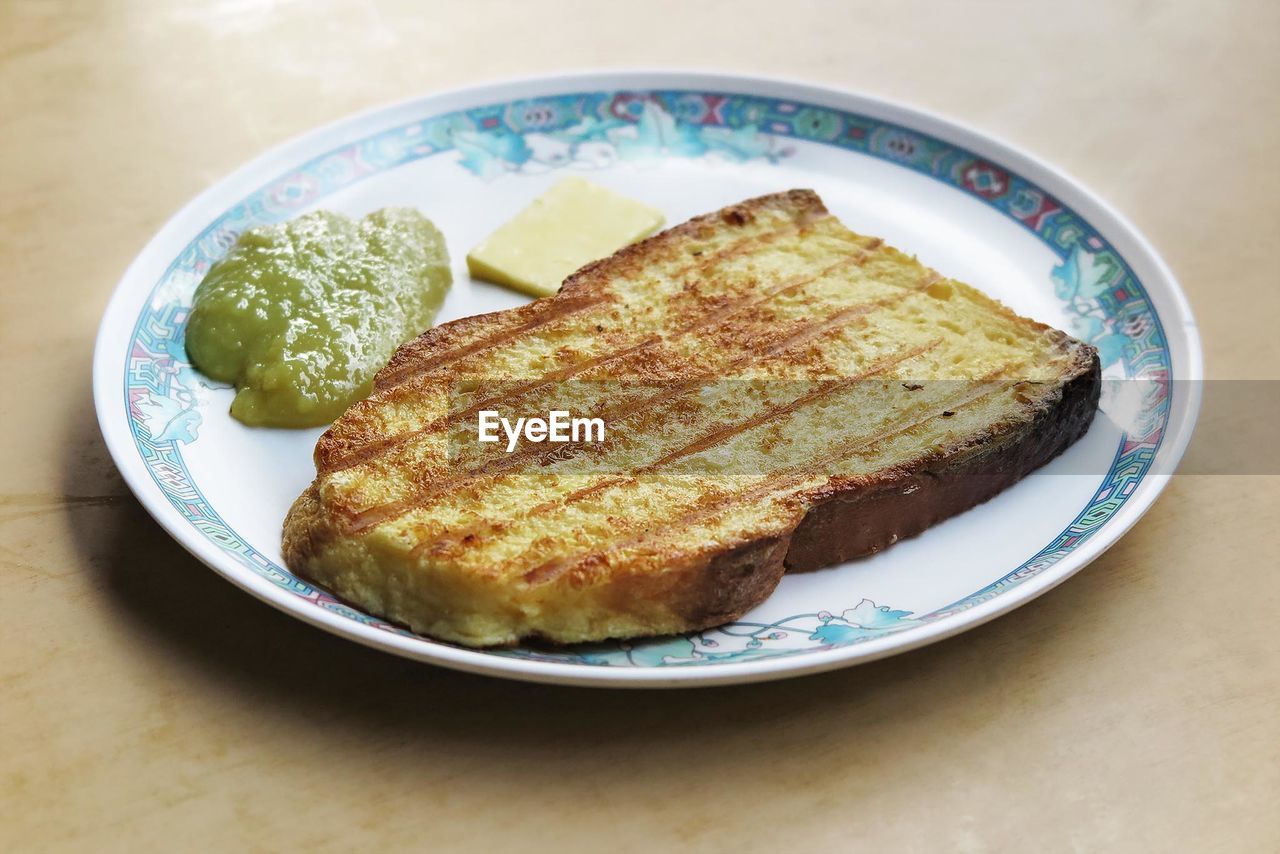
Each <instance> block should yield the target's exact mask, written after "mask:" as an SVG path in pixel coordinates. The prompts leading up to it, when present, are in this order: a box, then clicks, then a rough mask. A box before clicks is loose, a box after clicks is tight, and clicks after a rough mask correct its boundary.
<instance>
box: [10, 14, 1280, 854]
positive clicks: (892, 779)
mask: <svg viewBox="0 0 1280 854" xmlns="http://www.w3.org/2000/svg"><path fill="white" fill-rule="evenodd" d="M1072 6H1073V4H1067V3H1046V4H1035V3H1020V2H1019V3H975V4H972V5H962V4H959V3H938V4H921V3H897V2H893V3H891V2H883V0H879V1H878V2H875V3H865V4H864V3H849V2H830V3H821V2H803V0H785V2H770V3H754V2H751V3H748V2H744V0H735V2H693V0H684V2H663V3H656V4H653V5H652V6H646V5H645V4H643V3H640V2H635V3H630V4H614V3H609V2H603V0H592V1H591V2H572V3H566V2H541V3H538V2H526V3H520V2H511V3H497V2H471V3H465V4H463V3H457V4H414V3H408V2H405V3H392V2H386V3H359V4H350V5H348V4H339V3H304V2H294V3H274V4H272V3H261V4H259V3H254V2H248V1H247V0H245V2H237V0H223V2H216V3H211V4H208V5H207V6H204V7H197V6H182V5H179V4H175V3H166V2H160V0H154V2H106V0H99V2H85V3H65V4H59V3H40V2H18V3H15V2H3V3H2V4H0V357H2V358H3V365H4V377H5V383H6V387H5V389H4V391H3V394H0V407H2V411H3V418H2V419H0V436H2V437H3V442H0V567H2V569H3V588H2V592H0V738H2V740H0V849H3V850H25V849H46V848H48V849H63V848H74V849H85V850H100V849H128V850H149V849H166V850H194V849H199V848H206V847H207V848H223V849H228V848H230V849H237V850H269V849H281V848H292V847H303V846H305V847H307V848H315V849H321V850H338V849H343V848H346V847H349V846H351V845H354V844H368V845H375V844H376V845H380V846H387V847H392V848H407V847H413V848H438V849H464V848H465V849H468V850H472V851H494V850H502V849H503V848H504V847H507V846H509V847H511V848H512V849H514V850H521V849H525V850H527V849H529V848H532V849H542V850H571V851H577V850H620V851H642V850H664V849H667V848H669V847H671V846H674V845H677V844H679V845H688V846H690V847H697V848H705V849H726V848H733V849H737V850H761V851H777V852H781V851H785V852H788V854H803V852H825V851H829V850H851V849H856V850H871V849H873V848H874V849H885V850H892V849H895V848H905V849H910V850H920V851H923V850H932V849H935V848H941V849H959V850H975V851H981V850H992V851H1019V850H1023V851H1026V850H1050V851H1052V850H1085V851H1088V850H1099V849H1111V850H1114V849H1136V850H1192V851H1194V850H1240V851H1276V850H1280V711H1278V707H1280V642H1278V641H1277V636H1278V633H1280V625H1278V624H1277V617H1280V572H1277V563H1278V562H1277V559H1276V554H1275V553H1276V548H1277V545H1280V538H1278V535H1277V528H1278V527H1280V513H1277V510H1278V509H1280V477H1244V476H1209V475H1205V476H1180V477H1178V478H1175V481H1174V483H1173V484H1172V485H1171V486H1170V487H1169V489H1168V491H1167V492H1166V493H1165V495H1164V496H1163V497H1162V498H1161V500H1160V501H1159V503H1158V504H1157V505H1156V506H1155V507H1154V509H1152V511H1151V512H1150V513H1149V514H1148V515H1147V516H1146V518H1145V519H1143V521H1142V522H1141V523H1140V524H1139V525H1138V526H1137V527H1136V528H1135V529H1134V530H1133V532H1132V533H1131V534H1130V535H1129V536H1127V537H1126V538H1125V539H1124V540H1123V541H1122V542H1120V543H1119V544H1118V545H1117V546H1115V547H1114V548H1113V549H1112V550H1111V551H1110V552H1108V553H1107V554H1106V555H1105V556H1104V557H1103V558H1102V559H1100V560H1098V561H1097V562H1096V563H1095V564H1093V565H1092V566H1091V567H1090V568H1089V569H1087V570H1086V571H1085V572H1083V573H1081V574H1080V575H1079V576H1077V577H1076V578H1074V579H1073V580H1071V581H1070V582H1069V583H1067V584H1065V585H1064V586H1062V587H1060V588H1058V589H1057V590H1055V591H1053V592H1052V593H1050V594H1049V595H1046V596H1044V597H1043V598H1041V599H1039V600H1037V601H1035V602H1033V603H1032V604H1030V605H1028V606H1027V607H1025V608H1022V609H1020V610H1019V611H1017V612H1015V613H1013V614H1011V615H1009V616H1006V617H1003V618H1001V619H999V620H997V621H995V622H994V623H992V624H989V625H987V626H985V627H983V628H980V629H978V630H975V631H973V632H970V633H968V634H965V635H962V636H961V637H959V638H955V639H952V640H950V641H947V642H944V643H940V644H937V645H935V646H933V647H930V648H928V649H924V650H920V651H917V652H913V653H910V654H907V655H903V656H900V657H897V658H894V659H890V660H886V661H882V662H878V663H875V664H871V665H866V666H862V667H858V668H855V669H851V670H846V671H843V672H837V673H831V674H826V675H822V676H817V677H811V678H806V679H800V680H795V681H789V682H780V683H773V684H768V685H761V686H754V687H741V688H729V689H716V690H704V691H694V692H667V693H659V692H645V693H620V692H610V691H599V690H596V691H592V690H569V689H561V688H553V687H537V686H529V685H520V684H515V683H506V682H501V681H497V680H491V679H484V678H479V677H471V676H464V675H460V674H455V673H451V672H447V671H444V670H440V669H436V668H433V667H429V666H425V665H419V664H413V663H411V662H408V661H402V660H398V659H396V658H393V657H391V656H388V655H383V654H380V653H376V652H371V651H368V650H365V649H363V648H360V647H357V646H356V645H354V644H351V643H348V642H346V641H342V640H339V639H337V638H335V637H330V636H328V635H326V634H323V633H322V632H320V631H317V630H315V629H312V628H309V627H307V626H305V625H303V624H301V623H299V622H297V621H296V620H293V619H290V618H289V617H287V616H284V615H282V614H280V613H277V612H275V611H273V610H271V609H270V608H268V607H267V606H265V605H262V604H259V603H258V602H256V601H254V600H253V599H251V598H250V597H249V596H248V595H246V594H244V593H242V592H240V591H239V590H237V589H235V588H233V587H232V586H231V585H230V584H228V583H226V582H225V581H222V580H221V579H219V578H218V577H216V576H215V575H214V574H213V573H212V572H210V571H209V570H207V569H205V568H204V567H202V566H201V565H199V564H198V563H196V561H195V560H193V559H192V558H190V557H188V556H187V554H186V553H185V552H184V551H183V550H182V549H181V548H179V547H178V546H177V545H175V544H174V543H173V542H172V541H171V540H170V539H169V538H168V537H167V536H165V535H164V534H163V533H162V532H161V531H160V529H159V528H158V527H157V526H156V525H155V524H153V523H152V521H151V519H150V518H149V517H148V516H147V515H146V514H145V513H144V512H143V511H142V510H141V509H140V507H139V505H138V504H137V503H136V502H135V501H134V499H133V498H132V497H131V496H130V495H129V493H128V491H127V490H126V489H125V487H124V484H123V483H122V481H121V479H120V478H119V476H118V475H117V474H116V472H115V470H114V468H113V466H112V464H111V462H110V461H109V459H108V458H107V455H106V452H105V450H104V448H103V445H102V443H101V440H100V438H99V435H98V430H97V427H96V426H95V422H94V413H93V408H92V402H91V399H90V390H89V370H90V353H91V348H92V344H93V335H94V330H95V326H96V324H97V321H98V318H99V316H100V314H101V312H102V309H103V306H104V304H105V302H106V300H107V297H108V295H109V294H110V292H111V290H112V288H113V286H114V284H115V282H116V280H117V279H118V277H119V276H120V274H121V273H122V271H123V270H124V268H125V266H126V265H127V263H128V262H129V260H130V259H131V258H132V257H133V256H134V254H135V253H137V252H138V251H139V250H140V249H141V248H142V246H143V244H144V243H145V241H146V240H147V239H148V238H149V237H150V235H151V234H152V233H153V232H154V231H155V230H156V229H157V228H158V227H159V226H160V225H161V224H162V223H163V222H164V221H165V219H166V218H167V217H168V216H169V215H170V214H171V213H173V211H174V210H175V209H177V208H178V207H179V206H180V205H181V204H182V203H183V202H184V201H186V200H187V199H188V198H190V197H191V196H192V195H194V194H195V193H197V192H198V191H200V190H201V189H203V188H204V187H205V186H207V185H208V184H209V183H211V182H212V181H214V180H216V179H217V178H219V177H220V176H222V175H224V174H225V173H227V172H228V171H230V170H231V169H233V168H234V167H235V166H237V165H238V164H240V163H241V162H242V161H244V160H246V159H248V158H249V157H251V156H253V155H254V154H256V153H258V152H259V151H261V150H263V149H264V148H266V147H267V146H270V145H272V144H274V143H276V142H279V141H281V140H283V139H285V138H287V137H289V136H291V135H293V134H296V133H299V132H301V131H304V130H306V129H308V128H310V127H312V126H315V125H317V124H319V123H322V122H326V121H328V120H331V119H334V118H337V117H340V116H342V115H344V114H346V113H349V112H351V111H354V110H358V109H361V108H364V107H367V106H370V105H375V104H378V103H381V102H385V101H390V100H394V99H399V98H404V97H408V96H412V95H416V94H420V93H424V92H428V91H431V90H434V89H439V88H444V87H449V86H454V85H459V84H465V83H471V82H475V81H479V80H485V79H491V78H497V77H502V76H509V75H516V74H524V73H529V72H538V71H544V70H554V69H559V68H564V67H570V66H579V67H582V66H601V67H607V66H615V67H616V66H640V65H650V66H676V67H695V68H706V69H729V70H742V71H750V72H763V73H776V74H783V75H787V76H792V77H797V78H802V79H807V80H812V81H817V82H821V83H829V84H835V85H838V86H844V87H848V88H852V89H857V90H862V91H866V92H870V93H875V94H878V95H882V96H887V97H891V98H898V99H901V100H903V101H905V102H907V103H911V104H916V105H920V106H923V107H927V108H932V109H935V110H938V111H941V112H943V113H946V114H950V115H952V116H956V117H959V118H961V119H963V120H965V121H967V122H970V123H972V124H974V125H976V126H977V127H979V128H982V129H985V130H987V131H989V132H992V133H995V134H997V135H999V136H1001V137H1004V138H1007V139H1009V140H1011V141H1013V142H1014V143H1016V144H1019V145H1021V146H1024V147H1026V148H1028V149H1030V150H1032V151H1034V152H1036V153H1039V154H1041V155H1042V156H1044V157H1046V158H1047V159H1049V160H1050V161H1052V162H1055V163H1057V164H1058V165H1060V166H1062V167H1063V168H1064V169H1066V170H1067V171H1068V172H1070V173H1072V174H1074V175H1076V176H1078V177H1079V178H1080V179H1082V180H1083V181H1084V182H1086V183H1087V184H1088V185H1089V186H1091V187H1093V188H1095V189H1096V190H1097V191H1099V192H1100V193H1101V194H1102V195H1103V196H1104V197H1106V198H1108V199H1109V200H1110V201H1112V202H1113V203H1114V204H1116V205H1117V206H1118V207H1119V208H1120V209H1122V210H1123V211H1125V212H1126V213H1127V214H1128V215H1129V216H1130V217H1131V218H1132V219H1133V220H1134V222H1136V223H1137V225H1138V226H1139V228H1141V229H1142V230H1143V231H1144V232H1145V233H1146V234H1147V235H1148V236H1149V237H1150V238H1151V239H1152V241H1153V242H1154V243H1155V244H1156V245H1157V246H1158V247H1159V248H1160V249H1161V251H1162V252H1163V253H1164V254H1165V257H1166V258H1167V259H1168V261H1169V263H1170V264H1171V265H1172V267H1173V269H1174V270H1175V271H1176V272H1177V274H1178V275H1179V277H1180V278H1181V280H1182V282H1183V285H1184V287H1185V288H1186V290H1187V292H1188V294H1189V295H1190V298H1191V300H1192V303H1193V304H1194V307H1195V309H1196V311H1197V314H1198V318H1199V321H1200V324H1201V328H1202V330H1203V335H1204V342H1205V349H1206V356H1207V362H1208V368H1209V373H1210V375H1211V376H1212V377H1216V378H1251V379H1276V378H1277V375H1278V371H1277V367H1276V365H1277V361H1278V360H1280V345H1278V344H1277V341H1278V339H1280V335H1278V334H1277V332H1276V321H1277V319H1280V299H1278V298H1277V292H1278V290H1280V285H1278V284H1277V280H1276V272H1275V271H1276V265H1275V262H1274V257H1275V252H1276V248H1277V245H1278V244H1280V236H1278V235H1277V230H1276V229H1277V226H1278V225H1280V178H1278V176H1280V169H1277V160H1276V158H1277V156H1278V155H1280V97H1278V96H1277V87H1280V59H1278V57H1280V45H1278V44H1277V41H1278V37H1280V14H1278V13H1277V6H1276V4H1275V3H1273V2H1257V3H1240V2H1237V3H1210V2H1204V3H1197V2H1176V3H1154V2H1112V3H1096V4H1092V5H1088V6H1074V7H1073V8H1068V7H1072ZM1227 427H1230V425H1227ZM1228 432H1229V431H1228Z"/></svg>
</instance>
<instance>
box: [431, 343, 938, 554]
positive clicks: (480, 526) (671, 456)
mask: <svg viewBox="0 0 1280 854" xmlns="http://www.w3.org/2000/svg"><path fill="white" fill-rule="evenodd" d="M941 343H942V342H941V339H936V340H934V341H931V342H930V343H928V344H922V345H918V346H916V347H908V348H904V349H903V350H900V351H898V352H897V353H894V354H893V355H891V356H887V357H885V358H883V359H880V360H877V361H876V362H874V363H873V364H872V365H871V366H870V367H869V368H867V369H866V370H864V371H860V372H858V373H857V374H853V375H850V376H848V377H841V378H840V379H837V380H827V381H823V382H822V383H821V385H820V386H819V387H818V388H817V389H815V390H813V391H810V392H808V393H806V394H803V395H801V396H800V397H797V398H795V399H793V400H791V401H788V402H787V403H784V404H781V405H778V406H773V407H771V408H768V409H765V410H764V411H762V412H759V413H757V414H756V415H754V416H752V417H750V418H748V419H746V420H744V421H740V422H738V423H736V424H730V425H728V426H726V427H717V428H716V429H714V430H711V431H709V432H707V433H704V434H703V435H701V436H699V437H698V438H697V439H695V440H694V441H692V442H689V443H686V444H685V445H684V446H682V447H680V448H677V449H676V450H674V451H671V452H669V453H667V454H664V455H663V456H661V457H659V458H658V459H656V460H654V461H653V462H651V463H647V464H646V465H643V466H641V467H640V468H638V469H636V472H635V474H633V475H612V476H608V477H606V478H605V479H604V480H602V481H600V482H598V483H595V484H592V485H590V486H585V487H582V488H580V489H576V490H574V491H573V492H570V493H568V494H567V495H564V496H560V497H558V498H553V499H550V500H548V501H544V502H542V503H541V504H538V505H535V506H534V507H531V508H529V509H528V510H527V511H525V512H524V513H523V514H522V515H521V516H520V518H521V519H526V518H528V517H530V516H538V515H541V514H543V513H547V512H549V511H551V510H554V509H557V508H560V507H567V506H568V505H570V504H573V503H575V502H577V501H581V500H582V499H584V498H589V497H590V496H592V495H594V494H596V493H598V492H601V491H603V490H605V489H608V488H610V487H613V486H619V485H622V484H626V483H630V482H634V481H635V480H636V475H640V474H653V473H656V472H657V471H658V470H659V469H661V468H662V467H663V466H666V465H669V464H671V463H673V462H675V461H676V460H678V459H681V458H683V457H688V456H691V455H693V454H697V453H700V452H702V451H705V450H707V449H708V448H711V447H714V446H715V445H719V444H723V443H724V442H726V441H728V440H729V439H731V438H733V437H734V436H736V435H738V434H740V433H743V432H745V431H747V430H751V429H753V428H755V427H759V426H760V425H762V424H767V423H768V422H770V421H773V420H776V419H778V418H781V417H783V416H786V415H790V414H791V413H793V412H796V411H797V410H799V409H800V408H802V407H804V406H807V405H808V404H810V403H814V402H816V401H818V400H821V399H822V398H824V397H829V396H831V395H832V394H836V393H838V392H840V391H844V390H846V389H848V388H850V387H851V386H853V385H855V384H856V383H859V382H862V381H863V380H866V379H869V378H871V377H873V376H876V375H878V374H882V373H884V372H885V371H887V370H889V369H891V368H894V367H896V366H898V365H900V364H902V363H903V362H905V361H908V360H910V359H913V358H915V357H916V356H920V355H922V354H923V353H926V352H928V351H930V350H932V349H933V348H935V347H937V346H938V345H939V344H941ZM578 444H579V445H581V444H582V443H578ZM507 521H508V520H504V522H503V524H504V525H505V524H506V523H507ZM494 529H495V523H494V522H492V521H490V520H488V519H483V520H481V521H480V522H478V523H477V524H475V525H471V526H468V527H467V528H464V529H463V530H461V531H457V532H450V533H449V534H448V535H447V536H441V537H438V538H436V539H434V540H430V541H424V542H422V543H419V544H418V545H417V546H415V547H414V550H413V551H411V552H410V554H411V555H416V554H421V553H422V552H423V551H431V552H433V553H444V552H446V551H447V550H448V549H449V548H450V547H451V546H453V545H460V544H462V543H463V541H464V540H467V539H469V538H471V537H474V536H476V535H478V534H480V533H482V532H484V531H492V530H494Z"/></svg>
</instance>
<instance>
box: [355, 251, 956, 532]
mask: <svg viewBox="0 0 1280 854" xmlns="http://www.w3.org/2000/svg"><path fill="white" fill-rule="evenodd" d="M936 275H937V274H936V273H932V271H930V274H929V275H926V276H925V277H924V279H922V280H921V285H920V288H912V289H910V290H905V291H903V292H902V293H899V294H895V295H894V296H893V297H892V298H885V299H881V300H873V301H872V302H869V303H859V304H857V305H853V306H850V307H848V308H846V309H844V310H842V311H840V312H837V313H836V314H835V315H832V316H831V317H829V318H827V319H826V320H824V321H821V322H817V323H810V324H805V328H803V329H799V330H795V331H793V332H792V333H791V334H789V335H788V336H787V337H786V339H785V342H786V347H782V348H779V347H776V346H775V347H771V348H769V349H768V350H767V351H766V352H764V353H758V352H750V353H746V354H744V355H743V356H742V357H740V358H739V359H737V360H735V362H732V363H730V365H729V366H727V367H726V368H725V370H733V369H736V368H740V367H743V366H745V365H746V364H749V363H750V362H753V361H755V360H757V359H760V358H762V357H766V356H769V357H772V356H778V355H781V354H782V353H783V352H786V350H788V349H790V348H792V347H795V346H798V345H799V344H804V343H808V342H809V341H812V340H814V339H816V338H818V337H820V336H822V335H824V334H826V333H827V332H830V331H832V330H833V329H837V328H840V326H842V325H843V324H845V323H847V322H848V321H849V320H853V319H857V318H861V317H864V316H866V315H867V314H868V313H870V312H871V311H874V310H875V309H877V308H883V307H885V306H886V305H891V304H893V303H895V302H899V301H901V300H904V299H907V298H908V297H910V296H911V295H912V294H914V293H918V292H919V290H920V289H923V288H924V287H927V283H928V282H930V281H932V280H933V278H934V277H936ZM716 373H718V372H716ZM714 375H715V373H706V374H703V375H701V376H698V377H695V378H692V379H690V380H686V381H685V382H683V383H680V384H679V386H680V387H679V389H678V390H677V391H676V392H674V393H671V392H667V391H664V392H661V393H659V394H657V395H653V396H652V397H650V398H648V399H645V400H642V401H638V402H633V403H632V404H630V405H629V406H623V407H619V409H618V411H615V412H612V413H610V412H608V411H606V414H605V415H604V416H603V417H605V418H606V419H611V420H614V421H616V420H618V419H619V418H625V417H627V416H628V415H630V414H633V413H634V412H636V411H641V410H643V409H646V408H651V407H653V406H656V405H657V404H658V403H660V402H661V400H662V399H664V398H666V399H669V398H673V397H675V396H676V395H678V394H681V393H683V392H685V391H688V390H689V389H690V388H693V387H695V386H696V385H697V384H698V383H700V382H701V381H703V380H705V379H706V378H707V377H708V376H714ZM502 399H506V398H493V399H491V400H495V401H496V400H502ZM483 405H484V404H478V405H477V406H476V407H474V408H473V409H474V411H472V412H471V413H470V414H475V412H478V411H479V408H481V407H482V406H483ZM458 417H466V415H465V414H463V415H460V416H458ZM439 420H440V419H437V421H439ZM443 426H446V425H443V424H436V429H441V427H443ZM578 444H579V445H581V443H578ZM566 447H567V446H560V447H559V448H555V449H550V450H547V449H541V448H540V449H536V450H533V451H530V452H527V453H529V454H530V455H531V456H539V455H546V456H551V455H554V454H557V453H565V448H566ZM525 453H526V452H519V453H512V454H509V455H507V456H504V457H501V458H499V459H498V460H496V461H490V462H487V463H485V464H484V465H481V466H479V467H478V468H477V469H475V470H472V471H468V472H464V473H463V474H462V476H461V477H451V478H447V479H446V480H444V481H437V482H434V483H433V484H432V486H431V487H430V488H429V489H427V490H424V491H422V492H418V493H414V494H413V495H411V496H410V497H408V498H405V499H401V500H399V501H394V502H387V503H385V504H378V505H374V506H372V507H369V508H366V509H365V510H362V511H360V512H358V513H356V514H354V516H352V518H351V520H350V523H349V525H348V526H347V531H348V533H353V534H354V533H361V532H363V531H367V530H369V529H370V528H372V527H374V526H376V525H380V524H383V523H384V522H388V521H390V520H391V519H394V518H397V517H399V516H402V515H404V514H405V513H408V512H411V511H413V510H415V509H417V508H418V507H421V506H422V505H423V504H425V503H426V502H429V501H431V500H432V499H433V498H435V497H438V496H440V495H443V494H446V493H448V492H450V491H453V490H457V489H459V488H463V487H469V486H471V485H472V484H474V483H476V482H478V481H481V480H484V479H486V478H490V477H496V476H499V475H501V474H503V473H505V472H507V471H508V470H510V469H512V468H514V467H516V466H518V465H520V464H521V463H522V462H524V461H525V460H526V459H528V457H526V456H524V454H525Z"/></svg>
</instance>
